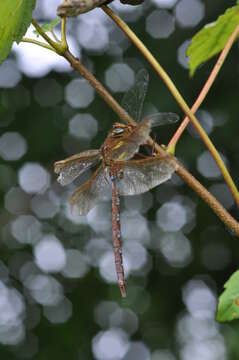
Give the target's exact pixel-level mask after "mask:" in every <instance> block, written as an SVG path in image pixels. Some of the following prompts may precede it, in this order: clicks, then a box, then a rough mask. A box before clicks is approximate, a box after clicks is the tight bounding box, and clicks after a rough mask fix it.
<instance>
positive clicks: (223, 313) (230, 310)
mask: <svg viewBox="0 0 239 360" xmlns="http://www.w3.org/2000/svg"><path fill="white" fill-rule="evenodd" d="M224 288H225V290H224V292H223V293H222V295H221V296H220V298H219V303H218V308H217V320H218V321H221V322H224V321H231V320H234V319H238V318H239V270H238V271H236V272H234V274H232V276H231V277H230V279H229V280H228V281H227V282H226V283H225V285H224Z"/></svg>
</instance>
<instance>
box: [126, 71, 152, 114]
mask: <svg viewBox="0 0 239 360" xmlns="http://www.w3.org/2000/svg"><path fill="white" fill-rule="evenodd" d="M148 83H149V74H148V72H147V70H145V69H141V70H140V71H139V72H138V73H137V74H136V79H135V84H134V86H133V87H132V88H131V89H130V90H129V91H128V92H127V93H126V94H125V95H124V97H123V100H122V103H121V105H122V107H123V108H124V109H125V110H126V111H127V113H128V114H129V115H130V116H132V118H133V119H134V120H136V121H139V120H140V119H141V112H142V108H143V103H144V98H145V95H146V92H147V89H148Z"/></svg>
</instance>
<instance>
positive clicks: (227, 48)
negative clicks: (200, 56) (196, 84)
mask: <svg viewBox="0 0 239 360" xmlns="http://www.w3.org/2000/svg"><path fill="white" fill-rule="evenodd" d="M238 34H239V24H238V25H237V27H236V28H235V30H234V31H233V33H232V34H231V36H230V37H229V39H228V41H227V43H226V45H225V47H224V49H223V50H222V52H221V54H220V56H219V58H218V60H217V62H216V64H215V66H214V68H213V70H212V72H211V74H210V76H209V78H208V80H207V82H206V83H205V85H204V87H203V89H202V91H201V92H200V94H199V96H198V98H197V100H196V101H195V103H194V104H193V106H192V108H191V112H192V113H195V112H196V111H197V110H198V108H199V106H200V105H201V103H202V102H203V100H204V99H205V97H206V95H207V94H208V92H209V90H210V88H211V86H212V84H213V83H214V81H215V79H216V77H217V74H218V73H219V71H220V69H221V67H222V65H223V63H224V61H225V59H226V57H227V55H228V53H229V51H230V49H231V47H232V45H233V44H234V41H235V40H236V38H237V36H238ZM189 121H190V120H189V118H188V117H187V116H186V117H185V118H184V120H183V122H182V123H181V125H180V126H179V128H178V129H177V131H176V132H175V134H174V135H173V137H172V139H171V140H170V142H169V144H168V148H169V149H174V148H175V147H176V144H177V142H178V140H179V138H180V136H181V135H182V133H183V131H184V129H185V128H186V127H187V125H188V123H189Z"/></svg>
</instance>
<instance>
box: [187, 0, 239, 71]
mask: <svg viewBox="0 0 239 360" xmlns="http://www.w3.org/2000/svg"><path fill="white" fill-rule="evenodd" d="M238 23H239V5H237V6H233V7H232V8H229V9H228V10H227V11H226V12H225V13H224V14H223V15H221V16H219V18H218V19H217V21H216V22H214V23H211V24H208V25H206V26H205V27H204V28H203V29H202V30H201V31H199V32H198V33H197V34H196V35H195V36H194V37H193V39H192V43H191V45H190V46H189V47H188V50H187V56H188V57H189V69H190V76H192V75H193V74H194V73H195V71H196V69H197V67H198V66H199V65H200V64H202V63H204V62H205V61H207V60H209V59H210V58H212V57H213V56H214V55H216V54H217V53H218V52H219V51H221V50H222V49H223V48H224V46H225V44H226V42H227V40H228V38H229V37H230V35H231V34H232V32H233V31H234V29H235V27H236V26H237V25H238Z"/></svg>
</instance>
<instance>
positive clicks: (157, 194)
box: [0, 0, 239, 360]
mask: <svg viewBox="0 0 239 360" xmlns="http://www.w3.org/2000/svg"><path fill="white" fill-rule="evenodd" d="M145 3H146V4H144V6H139V7H137V9H136V8H134V10H133V11H134V13H137V12H139V13H140V16H138V19H137V21H132V22H131V21H130V22H128V23H129V25H130V26H131V27H132V29H133V30H134V31H135V32H136V34H137V35H138V36H139V37H140V38H141V39H142V40H143V41H144V43H145V45H146V46H147V47H148V48H149V49H150V50H151V51H152V53H153V54H154V55H155V57H156V58H157V59H158V60H159V62H160V64H161V65H162V66H163V67H164V69H165V70H166V71H167V72H168V74H169V75H170V76H171V78H172V80H173V81H174V83H175V84H176V86H177V87H178V89H179V91H180V92H181V94H182V95H183V97H184V98H185V100H186V101H187V103H188V104H189V105H192V104H193V102H194V101H195V99H196V98H197V96H198V94H199V92H200V90H201V88H202V86H203V85H204V83H205V81H206V80H207V78H208V76H209V74H210V71H211V69H212V67H213V64H214V63H215V60H216V59H215V58H214V59H212V60H211V61H209V62H208V63H207V64H205V65H203V66H201V67H200V69H198V70H197V72H196V74H195V76H194V77H193V78H191V79H190V78H189V71H188V69H186V68H185V67H183V66H182V65H180V63H179V62H178V55H177V54H178V49H179V47H180V46H181V45H182V44H183V43H184V42H185V41H186V40H190V39H191V38H192V36H193V35H194V34H195V33H196V32H197V31H198V30H200V29H201V28H202V27H203V26H204V25H205V24H207V23H210V22H212V21H215V20H216V19H217V17H218V16H219V15H220V14H222V13H223V12H224V11H225V10H226V8H227V7H230V6H232V5H234V2H233V1H209V0H208V1H202V2H200V4H201V5H202V6H204V16H203V18H202V20H201V21H200V22H198V23H197V24H195V25H192V26H190V27H185V26H183V24H182V23H181V24H180V22H179V21H178V18H177V10H176V8H175V7H176V5H178V4H179V3H180V2H177V3H176V4H175V6H174V7H172V8H171V9H164V10H167V11H168V12H169V13H170V14H171V15H172V16H174V17H175V30H174V31H173V32H172V34H171V35H170V36H169V37H168V38H166V39H161V38H159V39H155V38H153V37H151V36H150V34H149V33H148V32H147V31H146V21H147V19H148V18H149V16H150V14H151V13H152V12H153V11H154V10H156V9H158V10H160V9H159V8H157V5H156V2H155V3H153V2H148V1H146V2H145ZM193 3H194V2H192V4H193ZM117 8H118V9H119V11H120V12H119V13H120V14H121V13H122V11H123V5H122V7H121V8H119V5H117ZM186 8H187V6H186V7H185V8H184V9H186ZM139 9H140V10H139ZM131 11H132V10H131ZM96 12H100V10H95V13H96ZM84 16H86V15H83V16H82V19H83V17H84ZM91 16H92V18H93V16H94V12H92V15H91ZM95 16H96V15H95ZM104 16H106V15H104ZM186 16H187V14H186V10H185V17H186ZM35 17H36V18H37V19H38V20H39V21H42V20H44V21H46V18H48V17H49V16H47V6H45V7H44V3H43V5H42V4H38V8H37V10H36V13H35ZM122 17H123V18H125V19H126V21H129V20H130V19H129V15H127V13H126V14H125V13H122ZM131 17H132V12H131ZM82 21H83V20H82ZM80 22H81V17H79V18H77V19H73V20H69V21H68V23H69V26H68V30H69V31H70V33H71V36H73V37H75V39H76V41H79V42H81V40H79V36H80V35H79V32H78V31H77V26H79V23H80ZM89 26H90V25H89ZM91 26H94V24H93V25H91ZM104 26H106V27H107V26H109V27H110V30H109V29H108V30H107V31H108V33H109V34H110V40H111V41H112V42H113V41H114V44H117V41H121V42H120V44H119V45H118V47H119V48H121V47H122V48H123V49H124V51H122V52H121V53H117V51H118V50H117V51H115V54H114V55H113V54H112V52H111V53H110V51H109V47H108V48H107V46H106V48H105V50H104V51H101V52H98V53H94V52H93V51H92V50H88V49H87V47H86V48H82V49H81V59H82V61H83V63H84V64H85V65H86V66H87V67H89V68H91V69H93V72H94V74H95V76H96V77H97V78H98V79H99V80H100V81H102V82H103V83H104V84H105V75H106V72H107V70H109V68H110V67H111V66H112V64H115V63H120V64H121V63H124V64H127V65H129V66H130V68H131V69H132V70H133V71H135V72H137V70H138V69H140V68H142V67H145V68H146V69H147V70H148V72H149V74H150V85H149V91H148V94H147V98H146V106H145V108H146V112H147V111H148V112H149V111H152V109H154V110H155V109H157V110H158V111H174V112H177V113H178V114H179V115H180V118H181V119H182V118H183V114H182V112H181V110H180V109H179V107H178V106H177V104H176V103H175V101H174V99H173V97H172V96H171V94H170V93H169V92H168V90H167V88H166V87H165V85H164V84H163V83H162V81H161V80H160V78H158V77H157V76H156V74H155V73H154V72H153V70H152V69H151V68H150V66H149V65H148V64H147V63H146V61H145V60H144V58H143V57H142V56H141V54H140V53H139V52H138V51H137V50H136V49H135V48H134V46H133V45H130V44H129V43H128V42H127V41H126V40H125V39H124V36H123V35H120V32H119V31H118V30H116V29H115V25H114V24H112V23H111V21H108V22H105V23H104ZM155 26H156V25H155ZM157 26H158V27H159V28H160V26H163V24H160V23H159V24H157ZM89 31H90V30H89ZM83 35H84V34H83ZM83 35H82V33H81V36H83ZM21 46H22V45H21ZM27 46H28V47H29V46H31V45H28V44H27V45H25V44H24V48H26V47H27ZM114 46H116V45H112V44H111V48H112V47H114ZM31 49H32V50H31V51H32V52H34V51H35V50H34V49H35V48H34V46H32V47H31ZM18 56H19V55H18V52H17V50H16V48H15V50H14V51H13V52H12V53H11V55H10V56H9V58H8V60H11V61H12V64H15V65H14V66H15V68H16V69H18V70H17V71H18V73H19V74H20V77H21V79H20V78H19V81H17V80H16V84H13V85H12V86H10V88H8V85H7V84H8V80H5V83H4V75H3V74H8V76H10V75H9V74H10V73H11V74H13V71H12V70H11V69H12V68H11V67H10V68H9V67H7V66H6V65H5V66H6V67H5V68H4V63H3V64H2V65H1V68H0V80H1V86H2V87H1V90H0V105H1V109H0V110H1V111H0V136H1V137H0V171H1V176H0V201H1V208H0V225H1V227H0V251H1V256H0V357H1V359H16V358H33V359H39V360H40V359H41V360H43V359H52V358H53V357H54V358H58V359H66V358H69V359H72V360H73V359H87V360H88V359H105V360H108V359H109V360H111V359H123V360H134V359H137V360H138V359H139V360H141V359H142V360H146V359H152V360H174V359H182V360H187V359H191V358H194V359H204V360H214V359H215V360H219V359H220V360H221V359H230V360H234V359H235V360H237V359H238V357H239V346H238V341H239V333H238V331H239V327H238V321H234V322H233V323H230V324H222V325H219V324H218V323H216V321H215V314H216V301H217V299H218V296H219V295H220V293H221V292H222V291H223V284H224V283H225V281H226V280H227V279H228V278H229V276H230V275H231V274H232V273H233V272H234V271H235V270H237V269H238V259H239V256H238V240H237V238H236V237H235V236H233V234H232V233H231V232H230V231H229V230H228V229H226V228H225V226H224V224H222V223H221V222H220V220H219V219H218V218H217V217H216V216H215V215H214V213H212V211H211V210H210V209H209V208H208V207H207V205H206V204H204V203H203V202H202V200H201V199H199V198H198V196H197V195H196V194H195V193H194V192H193V191H192V190H191V189H190V188H188V187H187V186H186V185H185V184H183V183H182V181H181V180H180V179H178V178H177V176H174V177H173V179H172V180H171V181H169V182H167V183H166V184H163V185H160V187H158V188H155V189H153V190H152V191H151V192H150V194H144V195H142V196H137V197H135V198H134V199H132V198H128V197H127V198H126V199H125V200H124V201H122V209H121V211H122V229H123V238H124V244H125V246H126V250H125V253H126V254H128V256H129V259H131V260H129V262H130V261H131V262H132V261H133V260H134V261H135V264H136V269H135V270H133V269H132V268H131V272H130V275H129V277H128V279H127V298H126V299H125V300H122V299H121V297H120V292H119V289H118V287H117V285H116V284H111V283H108V282H107V280H106V278H109V279H112V277H113V276H114V274H113V272H114V267H113V264H112V266H110V267H108V272H109V275H108V277H107V275H105V272H104V271H105V268H104V267H103V265H102V261H103V260H102V261H101V259H102V258H103V257H104V256H105V253H106V252H107V254H110V251H111V247H110V246H111V227H110V226H111V225H110V220H111V209H110V203H109V202H108V203H105V204H103V205H100V206H102V207H99V208H98V211H95V212H94V210H93V215H89V216H88V217H87V218H84V220H81V219H79V218H78V217H77V216H76V215H75V216H74V218H72V217H71V216H70V215H69V212H68V213H67V214H68V215H66V212H65V209H64V208H65V205H66V203H67V199H69V197H70V194H71V192H72V191H73V187H72V186H69V187H68V188H67V189H62V188H61V187H60V185H58V184H57V182H56V176H55V174H54V173H53V163H54V161H56V160H60V159H63V158H65V157H67V156H70V155H71V154H74V153H77V152H80V151H83V150H87V149H89V148H98V147H100V145H101V144H102V142H103V141H104V139H105V136H106V134H107V132H108V130H109V129H110V127H111V126H112V124H113V122H114V121H116V120H117V116H116V115H115V114H114V113H113V112H112V111H111V110H110V109H109V108H108V106H107V105H106V104H105V103H104V100H103V99H101V98H100V97H99V96H98V95H96V94H95V95H94V100H93V101H92V102H91V103H90V105H89V106H88V107H86V108H81V107H80V106H79V107H77V106H76V107H71V105H70V104H69V101H68V100H67V95H66V86H67V85H68V84H69V83H70V82H71V81H72V80H73V79H77V78H78V74H77V73H75V72H71V71H68V72H56V71H54V70H52V71H48V72H47V74H45V75H43V76H36V75H34V76H27V75H25V74H24V73H23V72H22V68H21V65H19V58H18ZM27 56H28V54H27V53H26V55H25V57H26V58H27ZM55 57H57V55H55ZM36 61H37V60H36ZM38 61H39V63H40V62H41V61H47V60H46V59H44V57H42V58H39V60H38ZM28 66H29V67H31V63H29V65H28ZM9 69H10V70H11V71H10V70H9ZM238 75H239V74H238V43H236V44H235V45H234V46H233V48H232V50H231V52H230V54H229V56H228V59H227V60H226V62H225V64H224V65H223V68H222V70H221V72H220V74H219V76H218V78H217V80H216V81H215V83H214V85H213V88H212V90H211V91H210V93H209V95H208V96H207V98H206V100H205V101H204V103H203V105H202V106H201V109H202V110H203V111H204V112H203V113H202V112H201V113H200V112H199V114H198V117H199V119H201V120H202V124H203V125H204V126H205V128H206V129H207V128H208V127H209V128H210V129H211V133H210V138H211V140H212V141H213V142H214V144H215V146H216V147H217V149H218V150H219V151H220V153H221V154H223V156H224V157H225V158H226V161H227V165H228V167H229V169H230V173H231V175H232V177H233V179H234V180H235V183H236V184H238V153H239V145H238V144H239V142H238V132H239V126H238V110H237V108H238ZM7 78H8V77H7ZM2 79H3V80H2ZM42 79H48V80H50V82H45V83H42V82H41V81H42ZM53 80H54V81H53ZM121 80H122V79H121ZM52 81H53V82H52ZM51 86H52V87H51ZM106 86H107V84H106ZM123 92H124V91H123ZM123 92H119V91H118V92H116V93H114V94H113V95H114V96H115V98H116V99H117V100H119V101H120V100H121V99H122V95H123ZM39 99H40V100H39ZM85 113H87V114H91V115H92V116H93V117H94V118H95V119H96V121H97V123H98V132H97V134H95V136H92V137H89V138H85V139H82V138H80V135H79V136H78V138H77V137H75V136H73V135H72V134H70V133H69V129H68V125H69V122H70V120H71V119H72V118H73V116H74V115H76V114H85ZM94 124H96V122H95V123H94ZM84 128H85V125H84ZM175 130H176V125H172V126H166V127H164V128H160V129H159V130H157V131H155V134H154V136H155V137H156V139H157V141H158V142H159V143H164V144H166V143H167V142H168V141H169V139H170V137H171V136H172V135H173V133H174V131H175ZM9 132H15V133H17V134H20V135H21V136H22V137H23V138H24V139H25V142H26V144H27V150H26V151H25V152H24V154H23V155H22V156H19V159H16V158H14V157H13V158H11V159H8V157H7V156H6V155H2V154H3V153H6V152H7V153H8V152H9V151H10V150H11V149H10V148H11V147H13V146H15V145H16V147H17V149H18V146H20V145H19V144H18V142H17V140H16V142H14V143H11V142H7V143H6V144H5V145H4V144H3V143H4V141H3V137H2V136H4V134H6V133H9ZM17 151H18V150H17ZM19 151H20V150H19ZM205 151H206V150H205V147H204V145H203V144H202V142H201V141H200V140H199V139H198V138H197V137H195V134H194V133H193V131H192V129H191V130H190V131H189V132H188V131H186V132H185V133H184V134H183V136H182V138H181V139H180V141H179V143H178V146H177V148H176V156H177V157H178V158H179V159H180V160H181V161H182V162H183V163H184V164H185V166H186V167H187V168H188V169H189V170H190V171H191V172H192V173H193V174H194V175H195V176H196V177H197V179H199V180H200V181H201V182H202V183H203V185H204V186H205V187H207V188H209V189H212V191H213V192H214V193H215V195H216V196H217V197H219V199H220V200H221V201H222V202H223V203H224V205H225V206H226V207H227V208H228V209H229V211H230V212H231V214H232V215H233V216H235V217H236V218H237V217H238V211H237V209H236V207H235V205H234V204H233V201H232V199H231V195H230V193H229V192H228V190H227V188H226V186H224V182H223V179H222V178H221V177H220V175H219V174H218V172H217V170H216V169H214V166H213V164H212V162H209V160H208V157H206V154H205ZM203 154H204V155H205V156H204V157H202V155H203ZM16 157H17V156H16ZM200 159H201V163H203V168H204V169H207V170H206V173H204V172H203V171H202V170H201V168H200V165H199V164H200ZM32 163H34V164H37V165H41V169H45V175H46V176H47V177H48V183H47V185H46V186H45V188H42V189H40V195H39V193H38V191H37V190H32V191H31V190H29V189H30V187H31V185H34V184H35V183H37V181H38V175H37V176H36V177H34V176H33V175H34V168H30V170H29V176H30V178H29V183H27V180H26V178H24V179H23V180H22V182H21V181H20V174H21V172H22V169H24V168H23V167H24V166H26V165H27V164H30V165H31V164H32ZM36 171H40V170H39V168H37V170H36ZM35 174H38V172H36V173H35ZM31 175H32V176H33V177H32V178H31ZM39 176H40V173H39ZM49 179H50V180H49ZM24 184H25V185H24ZM29 184H30V185H29ZM29 186H30V187H29ZM33 187H34V186H33ZM39 204H42V205H41V206H40V205H39ZM166 204H171V207H169V209H171V210H170V211H175V212H172V213H171V212H170V211H169V210H168V212H167V207H166V208H165V205H166ZM160 207H161V211H159V209H160ZM36 208H37V209H38V210H36ZM49 208H50V210H49ZM182 213H183V214H184V215H182ZM25 215H27V216H29V215H31V216H32V217H31V218H28V221H29V224H28V225H24V226H23V227H22V228H21V231H22V233H21V234H20V235H19V236H18V235H16V233H15V232H14V230H13V229H14V225H12V224H13V223H14V221H16V220H19V219H20V220H19V221H20V223H23V224H25V222H24V221H25V220H26V218H24V217H22V216H25ZM183 216H185V219H184V221H183ZM160 217H161V219H162V220H160ZM24 219H25V220H24ZM31 221H35V222H36V224H37V225H36V227H37V229H38V230H39V228H40V229H41V230H40V231H38V232H36V236H35V235H34V234H35V233H34V231H35V230H34V231H33V234H32V233H31V234H30V235H29V231H30V232H31V231H32V230H29V227H30V229H31ZM181 221H182V222H183V224H182V225H181V226H180V225H179V226H178V228H177V225H175V226H174V225H173V224H174V223H175V224H177V223H178V222H179V223H180V222H181ZM35 222H34V224H35ZM160 224H161V225H162V224H163V225H165V226H164V227H163V228H162V226H160ZM167 226H168V229H167ZM170 226H172V227H170ZM16 228H17V227H16ZM34 229H35V227H34ZM17 231H18V230H17ZM144 231H145V233H144ZM14 234H15V235H14ZM49 234H50V235H49ZM49 236H53V237H54V239H58V240H59V242H61V243H62V245H63V247H64V249H65V250H62V248H61V251H62V252H63V253H64V251H66V250H70V249H75V250H77V254H78V255H79V256H80V254H81V256H82V259H83V260H82V261H83V262H84V264H85V267H86V268H87V271H85V273H84V271H83V270H84V269H83V270H82V271H83V272H82V275H79V276H76V278H75V279H72V278H69V277H67V276H64V271H63V270H62V268H61V269H60V270H59V271H52V272H51V271H50V270H49V269H48V271H47V270H46V271H44V269H42V268H41V267H38V265H37V260H36V252H37V250H36V249H37V246H38V244H40V243H41V242H42V239H43V238H44V239H45V243H46V244H47V240H46V239H49ZM28 237H29V239H30V240H29V243H27V242H28V240H27V239H28ZM19 238H20V239H22V240H20V241H19ZM162 239H163V240H162ZM58 240H56V243H57V244H58V245H57V246H58V247H59V243H58ZM177 240H178V242H177ZM137 242H138V243H139V247H137ZM127 246H128V248H127ZM38 249H39V248H38ZM127 249H128V250H127ZM129 249H131V250H129ZM47 254H48V255H47ZM44 256H46V257H47V258H48V259H50V260H49V261H50V262H51V261H52V263H53V264H54V263H55V262H56V261H57V259H56V258H57V256H58V253H57V252H56V254H54V251H53V252H51V249H49V253H47V252H46V253H45V255H44ZM44 256H43V257H44ZM137 257H138V259H137ZM79 258H80V257H79ZM126 258H127V256H126ZM142 258H143V259H144V260H142V264H141V265H140V261H141V259H142ZM126 263H127V261H126ZM76 265H77V264H76ZM24 266H25V268H24ZM81 266H82V265H81V264H80V262H79V268H81ZM101 266H102V268H101V271H100V267H101ZM137 266H138V267H137ZM129 267H130V265H129ZM110 272H112V273H110ZM101 274H103V275H101ZM42 275H44V276H45V277H43V278H39V276H42ZM32 276H33V277H32ZM34 276H36V278H34ZM39 279H45V280H44V281H49V279H50V281H52V279H53V283H52V282H50V283H49V284H50V285H49V284H48V285H49V288H48V287H46V288H41V286H40V285H39V284H41V282H40V283H38V280H39ZM47 279H48V280H47ZM54 279H55V280H56V281H57V284H59V285H60V286H61V289H62V294H61V297H62V298H61V301H56V302H55V303H54V301H53V302H51V298H52V297H54V293H55V292H57V291H58V290H56V289H55V288H54V286H53V285H54V284H55V283H54ZM29 282H31V286H30V285H29ZM34 284H35V285H34ZM34 286H35V287H38V286H40V287H39V288H38V290H37V289H36V288H34ZM57 286H58V285H56V287H57ZM34 289H35V290H34ZM34 291H35V292H34ZM51 291H52V293H51ZM33 292H34V294H35V295H33ZM52 294H53V295H52ZM43 295H44V296H43ZM41 296H43V297H44V299H46V298H47V296H49V298H50V300H49V302H48V303H47V301H48V300H44V301H46V302H45V303H44V301H42V300H41ZM62 301H63V303H62ZM62 304H63V305H62ZM1 314H2V315H1ZM49 314H50V315H49ZM52 314H53V315H52ZM54 319H55V320H54ZM17 334H18V335H17ZM103 350H104V351H105V352H104V351H103Z"/></svg>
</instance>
